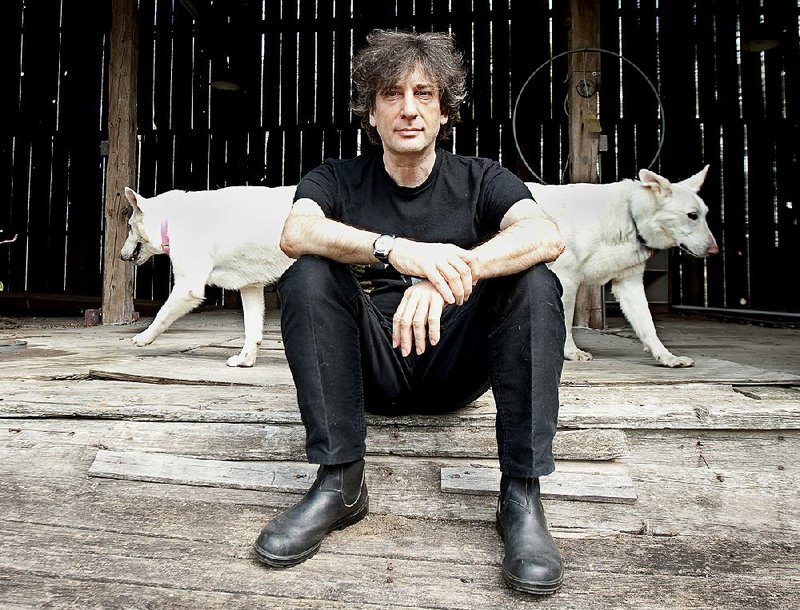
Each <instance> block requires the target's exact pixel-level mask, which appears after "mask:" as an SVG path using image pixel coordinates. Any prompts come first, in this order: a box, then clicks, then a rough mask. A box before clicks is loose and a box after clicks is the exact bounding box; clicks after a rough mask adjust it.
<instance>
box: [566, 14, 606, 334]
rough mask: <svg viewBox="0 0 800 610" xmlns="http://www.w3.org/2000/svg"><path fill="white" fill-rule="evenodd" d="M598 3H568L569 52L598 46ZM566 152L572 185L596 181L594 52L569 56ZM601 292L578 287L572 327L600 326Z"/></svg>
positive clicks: (592, 288)
mask: <svg viewBox="0 0 800 610" xmlns="http://www.w3.org/2000/svg"><path fill="white" fill-rule="evenodd" d="M599 8H600V7H599V2H598V0H570V39H569V45H570V49H571V50H575V49H582V48H597V47H598V35H599V32H598V18H599ZM569 66H570V78H569V150H570V158H571V161H572V163H571V181H572V182H597V135H596V133H594V132H593V131H591V129H590V127H591V126H592V124H593V122H594V121H597V120H598V119H597V95H598V93H597V91H598V89H597V82H598V79H597V72H598V70H599V69H600V60H599V57H598V54H597V53H594V52H591V53H590V52H585V53H584V52H582V53H573V54H571V55H570V57H569ZM601 294H602V291H601V290H600V288H598V287H596V286H591V287H590V286H581V287H580V288H579V289H578V294H577V297H576V300H575V317H574V324H575V326H589V327H590V328H602V327H603V318H604V316H603V303H602V298H601Z"/></svg>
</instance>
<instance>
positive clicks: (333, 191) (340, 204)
mask: <svg viewBox="0 0 800 610" xmlns="http://www.w3.org/2000/svg"><path fill="white" fill-rule="evenodd" d="M530 197H531V194H530V191H529V190H528V189H527V187H526V186H525V185H524V184H523V183H522V181H521V180H520V179H519V178H517V177H516V176H514V175H513V174H512V173H511V172H509V171H508V170H507V169H505V168H503V167H502V166H500V165H499V164H498V163H496V162H495V161H492V160H490V159H481V158H477V157H462V156H459V155H454V154H452V153H450V152H447V151H445V150H443V149H437V150H436V161H435V163H434V166H433V170H432V171H431V174H430V176H428V178H427V179H426V180H425V182H423V183H422V184H421V185H419V186H417V187H413V188H409V187H403V186H398V184H397V183H396V182H395V181H394V180H393V179H392V178H391V176H389V174H388V173H387V172H386V168H385V167H384V165H383V156H382V154H381V153H369V154H365V155H361V156H359V157H356V158H354V159H348V160H338V159H329V160H327V161H325V162H324V163H323V164H322V165H321V166H319V167H318V168H316V169H315V170H312V171H311V172H309V173H308V174H307V175H306V176H305V177H303V179H302V180H301V181H300V184H298V185H297V191H296V192H295V196H294V198H295V201H297V200H298V199H304V198H308V199H311V200H313V201H315V202H316V203H317V204H318V205H319V206H320V208H322V211H323V212H324V213H325V216H326V217H328V218H331V219H333V220H338V221H340V222H343V223H345V224H348V225H351V226H354V227H358V228H361V229H366V230H369V231H375V232H377V233H391V234H394V235H397V236H398V237H406V238H408V239H413V240H415V241H420V242H441V243H451V244H455V245H457V246H460V247H461V248H464V249H471V248H474V247H475V246H477V245H478V244H480V243H483V242H484V241H486V240H488V239H489V238H491V237H492V236H493V235H494V234H495V233H497V232H498V231H499V230H500V221H501V220H502V219H503V216H505V214H506V212H508V210H509V209H510V208H511V206H512V205H514V204H515V203H516V202H518V201H519V200H521V199H528V198H530ZM352 268H353V272H354V273H355V274H356V277H358V279H359V281H360V282H361V285H362V287H363V288H364V289H365V290H366V291H367V293H368V294H369V295H370V296H371V298H372V300H373V302H374V303H375V305H376V306H377V307H378V309H379V310H380V311H382V312H383V313H384V314H385V315H387V316H388V317H391V315H393V314H394V311H395V310H396V309H397V305H398V304H399V303H400V299H401V298H402V295H403V292H404V291H405V289H406V288H407V287H408V286H409V285H410V284H411V279H410V278H407V277H403V276H401V275H400V274H399V273H397V272H396V271H395V270H394V269H393V268H392V267H391V266H386V265H383V264H374V265H353V266H352Z"/></svg>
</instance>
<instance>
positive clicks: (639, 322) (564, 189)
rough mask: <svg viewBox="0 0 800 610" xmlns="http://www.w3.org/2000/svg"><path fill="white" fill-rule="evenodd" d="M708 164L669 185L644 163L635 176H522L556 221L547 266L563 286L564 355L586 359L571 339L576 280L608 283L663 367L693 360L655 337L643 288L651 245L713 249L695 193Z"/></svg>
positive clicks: (697, 252) (703, 252)
mask: <svg viewBox="0 0 800 610" xmlns="http://www.w3.org/2000/svg"><path fill="white" fill-rule="evenodd" d="M707 171H708V166H707V165H706V166H705V167H704V168H703V169H702V170H701V171H700V172H698V173H697V174H695V175H694V176H692V177H691V178H688V179H686V180H684V181H682V182H678V183H675V184H672V183H670V182H669V180H667V179H666V178H663V177H661V176H659V175H658V174H655V173H653V172H651V171H648V170H645V169H643V170H641V171H640V172H639V180H640V181H639V182H635V181H633V180H623V181H621V182H614V183H612V184H567V185H559V186H545V185H541V184H535V183H530V182H529V183H526V185H527V187H528V188H529V189H530V191H531V193H532V194H533V198H534V199H535V200H536V201H537V202H538V203H539V205H541V206H542V208H544V210H545V211H546V212H547V213H549V214H550V215H551V216H552V217H553V219H554V220H555V221H556V224H558V227H559V229H560V230H561V235H562V237H563V239H564V242H565V243H566V246H567V247H566V250H565V251H564V253H563V254H562V255H561V256H560V257H559V258H558V259H557V260H556V261H555V262H553V263H551V265H550V267H551V268H552V270H553V271H554V272H555V273H556V275H557V276H558V278H559V280H561V285H562V286H563V288H564V296H563V302H564V317H565V322H566V327H567V340H566V342H565V344H564V357H565V358H567V359H568V360H591V358H592V355H591V354H590V353H588V352H585V351H582V350H580V349H578V347H577V346H576V345H575V341H574V339H573V338H572V319H573V314H574V310H575V295H576V293H577V291H578V287H579V286H580V285H581V284H587V285H594V286H600V285H603V284H605V283H606V282H608V281H612V290H613V292H614V295H615V296H616V297H617V299H618V300H619V303H620V306H621V308H622V311H623V313H624V314H625V317H626V318H627V319H628V321H629V322H630V324H631V326H632V327H633V330H634V331H635V332H636V335H637V336H638V337H639V339H640V340H641V341H642V343H643V344H644V348H645V350H646V351H649V352H650V353H652V354H653V356H654V357H655V359H656V360H657V361H658V362H659V363H661V364H662V365H664V366H670V367H684V366H692V365H693V364H694V361H693V360H692V359H691V358H687V357H680V356H674V355H673V354H671V353H670V351H669V350H668V349H667V348H666V347H664V344H663V343H661V341H660V340H659V339H658V336H656V328H655V325H654V324H653V318H652V316H651V315H650V308H649V307H648V304H647V298H646V296H645V292H644V283H643V276H644V268H645V263H646V262H647V259H648V258H650V256H651V255H652V253H653V250H661V249H666V248H672V247H673V246H678V247H680V249H681V250H683V251H684V252H687V253H688V254H691V255H692V256H697V257H705V256H707V255H709V254H715V253H717V252H719V248H718V247H717V242H716V240H715V239H714V236H713V235H712V234H711V231H710V230H709V228H708V224H707V223H706V214H707V212H708V208H707V207H706V205H705V203H703V200H702V199H700V197H699V196H698V195H697V192H698V191H699V190H700V187H701V186H702V184H703V181H704V180H705V177H706V172H707Z"/></svg>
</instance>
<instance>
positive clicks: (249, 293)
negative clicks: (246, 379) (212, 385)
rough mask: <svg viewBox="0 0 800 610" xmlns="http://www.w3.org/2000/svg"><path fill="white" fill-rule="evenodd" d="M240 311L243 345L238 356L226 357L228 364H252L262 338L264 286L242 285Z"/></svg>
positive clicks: (245, 365) (243, 365)
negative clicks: (242, 323) (242, 321)
mask: <svg viewBox="0 0 800 610" xmlns="http://www.w3.org/2000/svg"><path fill="white" fill-rule="evenodd" d="M240 293H241V295H242V312H243V314H244V347H242V351H241V352H240V353H239V355H238V356H231V357H230V358H228V362H227V364H228V366H242V367H247V366H253V364H255V362H256V356H257V355H258V347H259V345H261V341H262V339H263V338H264V286H263V285H262V284H257V285H254V286H242V288H241V289H240Z"/></svg>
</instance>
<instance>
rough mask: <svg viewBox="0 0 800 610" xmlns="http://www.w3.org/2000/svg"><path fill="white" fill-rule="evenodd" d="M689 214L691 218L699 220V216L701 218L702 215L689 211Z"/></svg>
mask: <svg viewBox="0 0 800 610" xmlns="http://www.w3.org/2000/svg"><path fill="white" fill-rule="evenodd" d="M687 216H688V217H689V218H691V219H692V220H697V219H698V218H700V217H699V216H698V215H697V212H689V213H688V214H687Z"/></svg>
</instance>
